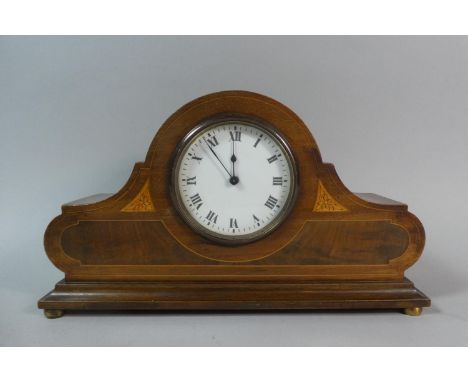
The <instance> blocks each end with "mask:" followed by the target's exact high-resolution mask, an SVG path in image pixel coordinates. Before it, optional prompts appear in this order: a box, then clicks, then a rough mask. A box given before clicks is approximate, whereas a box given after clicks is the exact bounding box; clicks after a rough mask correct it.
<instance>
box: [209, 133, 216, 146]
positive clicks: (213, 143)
mask: <svg viewBox="0 0 468 382" xmlns="http://www.w3.org/2000/svg"><path fill="white" fill-rule="evenodd" d="M208 136H209V138H208V139H207V142H208V143H209V144H210V145H211V147H215V146H218V145H219V142H218V140H217V139H216V137H215V136H214V135H213V136H210V134H208Z"/></svg>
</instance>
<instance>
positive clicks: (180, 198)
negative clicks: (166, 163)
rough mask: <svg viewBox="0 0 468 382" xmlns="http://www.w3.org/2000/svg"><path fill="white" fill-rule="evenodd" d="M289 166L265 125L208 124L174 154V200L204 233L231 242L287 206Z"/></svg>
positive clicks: (249, 235)
mask: <svg viewBox="0 0 468 382" xmlns="http://www.w3.org/2000/svg"><path fill="white" fill-rule="evenodd" d="M294 166H295V164H294V160H293V157H292V155H291V153H290V151H289V149H288V147H287V146H286V143H285V142H284V140H283V139H281V138H280V136H279V135H278V134H277V133H276V132H275V131H274V130H272V129H271V128H269V127H267V126H266V125H264V124H261V123H259V122H252V121H248V120H242V119H238V120H224V121H217V122H212V123H208V124H206V125H204V126H201V127H199V128H197V129H195V130H194V131H192V132H191V133H190V134H189V135H188V136H187V137H186V139H185V140H184V142H183V145H182V147H181V149H180V151H179V153H178V155H177V158H176V163H175V167H174V174H173V188H174V191H175V196H176V199H175V202H176V204H177V207H178V210H179V211H180V212H181V214H182V216H183V217H184V219H185V220H186V222H187V223H188V224H189V225H190V226H191V227H192V228H193V229H195V230H196V231H197V232H198V233H200V234H202V235H204V236H207V237H209V238H215V239H219V240H222V241H226V242H231V243H233V244H234V243H241V242H248V241H253V240H257V239H259V238H260V237H263V236H264V235H266V234H267V233H269V232H270V231H271V230H272V229H274V228H275V227H276V226H277V225H278V224H279V223H280V222H281V220H282V219H283V218H284V217H285V216H286V214H287V212H289V210H290V209H291V207H292V203H293V201H294V194H295V191H296V174H295V167H294Z"/></svg>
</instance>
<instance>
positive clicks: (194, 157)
mask: <svg viewBox="0 0 468 382" xmlns="http://www.w3.org/2000/svg"><path fill="white" fill-rule="evenodd" d="M188 155H189V156H190V157H191V158H192V159H195V160H198V161H200V160H202V158H200V157H197V156H196V155H193V154H192V153H188Z"/></svg>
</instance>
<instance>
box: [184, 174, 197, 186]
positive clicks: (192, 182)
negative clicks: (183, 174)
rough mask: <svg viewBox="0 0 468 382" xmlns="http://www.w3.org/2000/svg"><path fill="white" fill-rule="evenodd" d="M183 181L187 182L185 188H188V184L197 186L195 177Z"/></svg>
mask: <svg viewBox="0 0 468 382" xmlns="http://www.w3.org/2000/svg"><path fill="white" fill-rule="evenodd" d="M185 181H186V182H187V183H186V184H187V186H188V185H189V184H194V185H195V184H197V177H196V176H193V177H191V178H187V179H185Z"/></svg>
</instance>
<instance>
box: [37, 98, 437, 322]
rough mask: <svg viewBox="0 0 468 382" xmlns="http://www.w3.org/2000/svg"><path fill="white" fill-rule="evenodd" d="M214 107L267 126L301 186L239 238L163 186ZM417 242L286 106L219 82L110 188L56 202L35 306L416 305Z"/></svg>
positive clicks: (394, 211)
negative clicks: (183, 211) (260, 233)
mask: <svg viewBox="0 0 468 382" xmlns="http://www.w3.org/2000/svg"><path fill="white" fill-rule="evenodd" d="M220 114H235V115H242V116H245V117H246V118H249V117H251V118H255V119H258V120H262V121H265V122H266V123H267V124H269V125H272V126H274V128H275V129H277V130H278V131H279V132H280V133H281V135H282V136H283V137H284V139H285V141H286V142H287V143H288V145H289V147H290V148H291V150H292V153H293V155H294V158H295V161H296V164H297V172H298V178H299V187H298V192H297V196H296V200H295V203H294V205H293V207H292V210H291V211H290V213H289V214H288V216H287V218H286V219H285V220H284V221H283V222H282V223H281V224H280V225H279V226H278V227H277V228H276V229H275V230H274V231H272V232H271V233H270V234H269V235H267V236H266V237H264V238H262V239H261V240H258V241H255V242H250V243H246V244H243V245H239V246H228V245H223V244H222V243H219V242H216V241H212V240H209V239H207V238H205V237H203V236H201V235H199V234H197V233H196V232H195V231H193V230H192V229H191V228H190V227H189V226H188V225H187V224H186V222H185V221H184V219H182V218H181V216H180V215H179V213H178V211H177V209H176V208H175V206H174V203H173V195H171V187H170V183H171V176H172V167H173V160H174V155H175V152H176V148H177V147H178V144H179V143H180V142H181V141H182V140H183V139H184V137H185V136H186V135H187V134H188V133H189V132H190V131H191V130H192V129H193V128H194V127H195V126H197V125H198V124H200V122H201V121H204V120H207V119H209V118H213V117H214V116H216V115H220ZM424 241H425V236H424V229H423V226H422V224H421V223H420V221H419V220H418V219H417V218H416V217H415V216H414V215H413V214H411V213H410V212H408V207H407V206H406V205H405V204H403V203H399V202H396V201H393V200H391V199H388V198H385V197H382V196H379V195H375V194H366V193H360V194H357V193H353V192H351V191H350V190H348V189H347V188H346V186H345V185H344V184H343V183H342V182H341V181H340V179H339V177H338V175H337V173H336V171H335V169H334V167H333V165H332V164H329V163H323V161H322V159H321V155H320V151H319V148H318V146H317V144H316V142H315V140H314V138H313V137H312V135H311V133H310V131H309V129H308V128H307V127H306V126H305V124H304V123H303V122H302V121H301V120H300V118H299V117H298V116H297V115H296V114H295V113H294V112H292V111H291V110H290V109H288V108H287V107H286V106H284V105H282V104H281V103H279V102H277V101H275V100H273V99H271V98H268V97H266V96H263V95H259V94H256V93H251V92H245V91H226V92H219V93H213V94H210V95H207V96H204V97H201V98H198V99H196V100H194V101H192V102H190V103H188V104H187V105H185V106H183V107H181V108H180V109H179V110H178V111H177V112H175V113H174V114H173V115H172V116H171V117H170V118H169V119H168V120H167V121H166V122H165V123H164V124H163V125H162V126H161V128H160V129H159V130H158V132H157V134H156V136H155V137H154V139H153V141H152V143H151V145H150V148H149V150H148V153H147V155H146V159H145V161H144V162H141V163H137V164H136V165H135V167H134V169H133V171H132V174H131V176H130V178H129V180H128V181H127V183H126V184H125V185H124V186H123V187H122V189H121V190H119V191H118V192H117V193H115V194H98V195H93V196H90V197H87V198H84V199H80V200H77V201H74V202H70V203H67V204H65V205H63V206H62V214H61V215H60V216H58V217H56V218H55V219H54V220H53V221H52V222H51V223H50V224H49V226H48V228H47V230H46V233H45V238H44V243H45V249H46V253H47V256H48V257H49V259H50V260H51V261H52V263H53V264H54V265H55V266H56V267H57V268H59V269H60V270H61V271H63V272H64V274H65V279H64V280H62V281H61V282H59V283H58V284H57V285H56V287H55V289H54V290H52V291H51V292H50V293H49V294H47V295H46V296H44V297H43V298H42V299H40V300H39V303H38V305H39V308H41V309H44V310H45V313H46V315H47V316H48V317H51V318H52V317H60V316H61V315H62V314H63V312H64V311H67V310H103V309H118V310H121V309H132V310H133V309H148V310H158V309H171V310H172V309H190V310H193V309H210V310H211V309H350V308H351V309H354V308H379V309H380V308H382V309H404V310H405V311H406V313H408V314H414V315H417V314H419V313H420V312H421V308H422V307H425V306H429V305H430V300H429V299H428V298H427V297H426V296H425V295H424V294H423V293H421V292H420V291H419V290H418V289H416V288H415V287H414V285H413V284H412V283H411V282H410V281H409V280H408V279H406V278H405V275H404V273H405V270H406V269H408V268H409V267H410V266H411V265H413V264H414V263H415V262H416V261H417V260H418V258H419V257H420V256H421V254H422V251H423V247H424Z"/></svg>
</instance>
